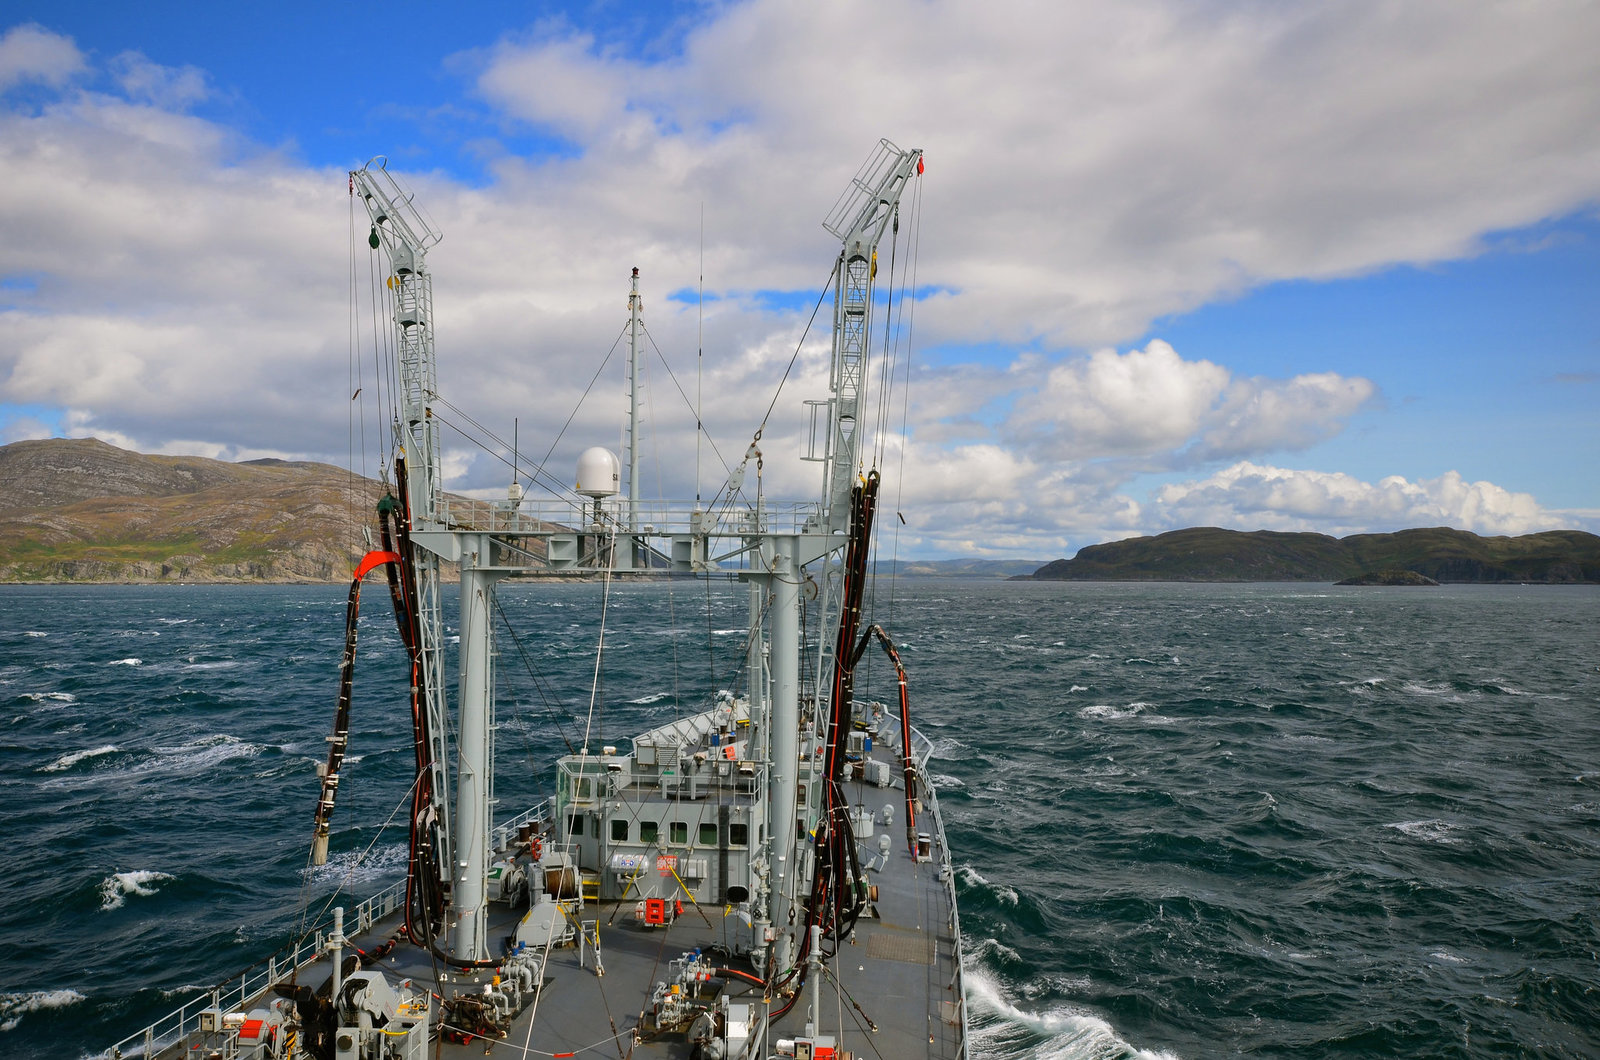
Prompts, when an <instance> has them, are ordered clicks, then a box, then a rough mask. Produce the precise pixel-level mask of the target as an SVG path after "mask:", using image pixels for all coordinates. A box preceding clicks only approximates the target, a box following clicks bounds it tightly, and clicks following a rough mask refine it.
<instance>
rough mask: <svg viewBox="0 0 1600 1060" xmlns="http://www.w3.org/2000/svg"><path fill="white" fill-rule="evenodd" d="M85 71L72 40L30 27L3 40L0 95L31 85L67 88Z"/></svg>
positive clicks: (12, 31) (0, 40) (16, 29)
mask: <svg viewBox="0 0 1600 1060" xmlns="http://www.w3.org/2000/svg"><path fill="white" fill-rule="evenodd" d="M84 69H85V63H84V59H83V53H82V52H80V51H78V47H77V45H75V44H73V43H72V41H71V40H69V39H67V38H66V37H63V36H61V35H59V34H56V33H51V32H50V31H49V30H47V29H45V28H44V27H42V26H38V25H34V24H33V23H29V24H27V25H22V26H13V27H12V28H11V29H9V30H7V31H6V34H5V36H3V37H0V92H5V91H6V90H8V89H10V88H13V87H15V86H17V85H20V84H26V83H27V82H30V81H36V82H40V83H43V84H46V85H64V84H66V83H67V82H68V81H70V80H72V79H73V78H74V77H76V76H77V75H79V74H80V73H82V72H83V71H84Z"/></svg>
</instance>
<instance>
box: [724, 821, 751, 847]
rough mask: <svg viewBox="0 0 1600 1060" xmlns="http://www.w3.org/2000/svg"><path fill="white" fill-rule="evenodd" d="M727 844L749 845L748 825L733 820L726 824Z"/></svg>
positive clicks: (735, 845)
mask: <svg viewBox="0 0 1600 1060" xmlns="http://www.w3.org/2000/svg"><path fill="white" fill-rule="evenodd" d="M728 845H729V846H731V847H744V846H749V845H750V826H749V825H747V824H739V823H737V822H734V823H732V824H729V825H728Z"/></svg>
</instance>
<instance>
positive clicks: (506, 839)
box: [494, 799, 555, 850]
mask: <svg viewBox="0 0 1600 1060" xmlns="http://www.w3.org/2000/svg"><path fill="white" fill-rule="evenodd" d="M554 802H555V800H554V799H545V800H544V801H543V802H536V803H534V804H533V805H532V806H530V807H528V808H527V809H526V810H523V811H522V812H521V813H519V814H517V815H516V816H515V817H512V818H509V819H507V820H504V821H501V822H500V823H499V824H498V825H496V826H495V834H494V839H495V846H496V847H497V848H498V849H501V850H504V849H505V848H506V846H507V845H508V844H509V843H510V842H511V837H512V836H514V835H516V834H517V829H519V828H521V827H522V826H523V825H525V824H543V823H544V822H546V821H548V820H549V819H550V807H551V805H552V804H553V803H554Z"/></svg>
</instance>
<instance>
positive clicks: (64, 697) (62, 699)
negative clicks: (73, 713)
mask: <svg viewBox="0 0 1600 1060" xmlns="http://www.w3.org/2000/svg"><path fill="white" fill-rule="evenodd" d="M21 698H23V699H31V700H33V701H34V702H35V703H76V702H77V701H78V697H77V696H75V695H73V694H72V693H71V692H24V693H22V696H21Z"/></svg>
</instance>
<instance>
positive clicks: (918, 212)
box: [887, 176, 922, 624]
mask: <svg viewBox="0 0 1600 1060" xmlns="http://www.w3.org/2000/svg"><path fill="white" fill-rule="evenodd" d="M908 242H909V243H910V246H909V248H908V249H909V251H910V255H909V256H910V258H911V260H910V261H909V262H908V263H907V267H908V268H909V269H910V272H911V283H910V285H909V287H908V288H907V294H905V295H902V298H901V313H902V315H904V314H905V301H906V299H907V298H909V299H910V302H911V310H910V314H909V316H908V317H907V319H906V329H905V337H906V358H905V360H906V381H905V386H904V387H902V388H901V390H900V463H899V466H898V467H897V468H896V470H895V479H894V514H895V522H894V534H893V538H892V541H891V545H890V552H889V562H890V566H891V570H892V571H893V573H894V574H896V575H898V574H899V565H900V527H901V526H902V525H904V523H905V521H906V520H905V516H903V515H901V514H900V513H901V511H902V510H903V506H902V501H903V498H904V496H905V477H906V458H907V455H908V453H909V450H910V448H911V436H910V434H909V433H908V432H909V422H910V415H911V357H912V353H913V351H914V350H915V348H916V347H915V343H914V338H915V335H916V324H917V266H918V264H919V263H920V261H921V257H922V178H921V177H920V176H919V177H918V178H917V180H916V183H915V184H913V185H912V187H911V236H910V238H909V240H908ZM899 582H900V579H899V578H898V577H895V578H891V579H890V581H889V608H888V616H887V617H888V621H889V622H890V623H891V624H892V623H893V622H894V605H895V600H896V590H897V589H898V587H899Z"/></svg>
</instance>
